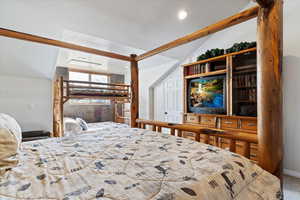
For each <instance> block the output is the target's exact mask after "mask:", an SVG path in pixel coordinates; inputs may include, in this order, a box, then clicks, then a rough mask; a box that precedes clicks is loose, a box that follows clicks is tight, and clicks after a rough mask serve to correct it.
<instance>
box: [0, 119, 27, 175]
mask: <svg viewBox="0 0 300 200" xmlns="http://www.w3.org/2000/svg"><path fill="white" fill-rule="evenodd" d="M21 141H22V132H21V128H20V126H19V124H18V123H17V122H16V120H15V119H14V118H12V117H10V116H9V115H6V114H2V113H0V175H2V174H3V173H5V172H6V171H7V170H8V169H9V168H11V167H13V166H15V165H17V164H18V158H17V155H18V152H19V150H20V145H21Z"/></svg>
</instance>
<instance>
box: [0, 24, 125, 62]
mask: <svg viewBox="0 0 300 200" xmlns="http://www.w3.org/2000/svg"><path fill="white" fill-rule="evenodd" d="M0 36H4V37H9V38H15V39H19V40H25V41H30V42H37V43H41V44H46V45H51V46H56V47H61V48H65V49H71V50H76V51H82V52H85V53H91V54H95V55H99V56H104V57H109V58H114V59H118V60H124V61H131V58H130V57H129V56H124V55H120V54H116V53H112V52H107V51H102V50H98V49H93V48H89V47H84V46H80V45H76V44H72V43H68V42H63V41H59V40H53V39H49V38H45V37H40V36H37V35H31V34H27V33H22V32H17V31H13V30H9V29H4V28H0Z"/></svg>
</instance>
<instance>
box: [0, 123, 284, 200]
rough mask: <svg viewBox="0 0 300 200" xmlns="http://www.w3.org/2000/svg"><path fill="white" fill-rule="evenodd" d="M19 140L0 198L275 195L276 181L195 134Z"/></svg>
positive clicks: (117, 130) (105, 133)
mask: <svg viewBox="0 0 300 200" xmlns="http://www.w3.org/2000/svg"><path fill="white" fill-rule="evenodd" d="M111 125H112V126H111V127H110V128H108V129H103V130H95V131H94V132H93V133H88V134H79V135H76V136H74V137H65V138H55V139H48V140H41V141H33V142H28V143H24V144H23V151H22V153H21V154H20V156H19V158H20V162H19V165H18V166H17V167H15V168H12V169H11V170H10V171H8V172H7V173H6V174H5V175H4V176H3V177H1V178H0V199H1V200H2V199H7V200H10V199H43V200H47V199H62V200H73V199H75V200H76V199H81V200H83V199H99V200H100V199H101V200H176V199H180V200H192V199H201V200H219V199H220V200H226V199H238V200H255V199H260V200H261V199H268V200H272V199H280V198H281V190H280V183H279V180H278V179H277V178H276V177H274V176H273V175H271V174H269V173H268V172H266V171H264V170H262V169H261V168H260V167H258V166H257V165H255V164H254V163H252V162H251V161H250V160H248V159H246V158H244V157H242V156H239V155H237V154H234V153H231V152H228V151H225V150H222V149H219V148H216V147H213V146H210V145H207V144H203V143H198V142H195V141H192V140H188V139H184V138H179V137H175V136H171V135H168V134H164V133H157V132H152V131H150V130H144V129H132V128H128V127H125V126H121V125H118V124H111Z"/></svg>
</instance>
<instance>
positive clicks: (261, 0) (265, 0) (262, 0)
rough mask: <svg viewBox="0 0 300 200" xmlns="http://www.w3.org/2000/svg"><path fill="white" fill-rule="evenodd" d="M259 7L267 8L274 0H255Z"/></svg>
mask: <svg viewBox="0 0 300 200" xmlns="http://www.w3.org/2000/svg"><path fill="white" fill-rule="evenodd" d="M255 1H256V3H258V4H259V5H260V6H261V7H263V8H267V7H269V6H270V5H271V4H273V3H274V0H255Z"/></svg>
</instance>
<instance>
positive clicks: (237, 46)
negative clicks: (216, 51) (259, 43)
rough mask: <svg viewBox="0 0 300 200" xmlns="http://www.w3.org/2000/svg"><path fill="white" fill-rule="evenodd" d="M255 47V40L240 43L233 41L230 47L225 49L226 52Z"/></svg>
mask: <svg viewBox="0 0 300 200" xmlns="http://www.w3.org/2000/svg"><path fill="white" fill-rule="evenodd" d="M253 47H256V42H240V43H235V44H234V45H233V46H232V47H230V48H229V49H226V53H234V52H238V51H242V50H245V49H250V48H253Z"/></svg>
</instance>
